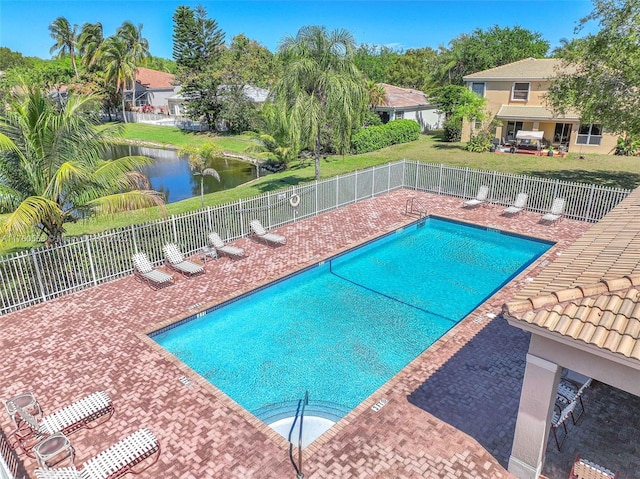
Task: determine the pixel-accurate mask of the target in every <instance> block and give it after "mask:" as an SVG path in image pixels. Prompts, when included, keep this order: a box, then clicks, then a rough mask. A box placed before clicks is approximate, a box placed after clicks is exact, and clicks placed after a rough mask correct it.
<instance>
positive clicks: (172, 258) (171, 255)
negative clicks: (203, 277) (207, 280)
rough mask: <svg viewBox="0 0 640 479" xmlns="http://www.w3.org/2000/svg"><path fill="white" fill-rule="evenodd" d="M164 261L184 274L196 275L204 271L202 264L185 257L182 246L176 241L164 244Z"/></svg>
mask: <svg viewBox="0 0 640 479" xmlns="http://www.w3.org/2000/svg"><path fill="white" fill-rule="evenodd" d="M163 249H164V257H165V260H164V263H165V264H166V265H167V266H168V267H169V268H171V269H173V270H175V271H177V272H178V273H181V274H183V275H184V276H196V275H199V274H203V273H204V268H203V267H202V265H199V264H197V263H194V262H193V261H189V260H188V259H185V257H184V255H183V254H182V252H181V251H180V248H178V246H177V245H176V244H174V243H169V244H166V245H164V248H163Z"/></svg>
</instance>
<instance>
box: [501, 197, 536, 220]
mask: <svg viewBox="0 0 640 479" xmlns="http://www.w3.org/2000/svg"><path fill="white" fill-rule="evenodd" d="M528 199H529V195H527V194H526V193H518V196H516V200H515V201H514V202H513V204H512V205H511V206H508V207H507V208H505V209H504V211H503V212H502V214H503V215H508V216H513V215H517V214H518V213H520V212H521V211H522V210H523V209H525V208H526V207H527V200H528Z"/></svg>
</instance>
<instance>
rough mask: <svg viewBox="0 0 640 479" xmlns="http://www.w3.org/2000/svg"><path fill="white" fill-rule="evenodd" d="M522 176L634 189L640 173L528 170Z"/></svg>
mask: <svg viewBox="0 0 640 479" xmlns="http://www.w3.org/2000/svg"><path fill="white" fill-rule="evenodd" d="M639 167H640V166H639ZM523 174H525V175H530V176H536V177H542V178H550V179H554V180H555V179H558V180H563V181H573V182H578V183H589V184H595V185H600V186H610V187H614V188H626V189H635V188H637V187H638V186H640V173H631V172H628V171H610V170H596V171H586V170H556V171H553V170H548V171H540V170H529V171H523Z"/></svg>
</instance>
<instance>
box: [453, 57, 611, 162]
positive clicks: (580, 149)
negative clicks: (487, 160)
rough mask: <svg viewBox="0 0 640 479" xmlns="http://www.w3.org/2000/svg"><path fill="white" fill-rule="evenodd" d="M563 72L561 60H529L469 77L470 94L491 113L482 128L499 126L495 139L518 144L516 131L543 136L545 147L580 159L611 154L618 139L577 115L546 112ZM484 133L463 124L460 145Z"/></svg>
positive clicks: (480, 126) (480, 125) (472, 123)
mask: <svg viewBox="0 0 640 479" xmlns="http://www.w3.org/2000/svg"><path fill="white" fill-rule="evenodd" d="M561 68H563V66H562V62H561V60H558V59H548V58H545V59H540V58H527V59H525V60H520V61H517V62H514V63H509V64H507V65H502V66H499V67H496V68H491V69H490V70H485V71H481V72H477V73H472V74H471V75H467V76H465V77H464V78H463V79H464V81H465V84H466V85H467V86H468V88H469V89H470V90H472V91H474V92H476V93H477V94H478V95H481V96H483V97H484V98H486V100H487V104H486V108H487V110H488V112H489V115H488V118H487V119H486V120H485V122H484V125H486V124H488V122H490V121H491V120H492V119H494V118H495V119H497V120H499V121H500V123H501V126H499V127H498V129H497V131H496V137H497V138H499V139H501V140H502V141H503V142H509V141H514V140H515V139H516V135H517V132H518V131H521V130H523V131H534V132H543V138H544V140H543V141H544V143H545V145H549V144H550V145H552V146H553V147H554V148H556V149H561V150H564V151H571V152H576V153H604V154H612V153H613V152H614V150H615V146H616V142H617V138H618V136H617V135H612V134H608V133H607V132H606V131H603V128H602V125H599V124H582V123H581V122H580V117H579V115H578V114H577V113H567V114H566V115H560V114H556V113H554V112H553V111H552V110H551V109H550V108H548V107H547V106H546V103H545V99H544V95H545V94H546V93H547V91H548V88H549V78H551V77H553V76H554V75H556V74H557V72H558V71H560V70H559V69H561ZM482 127H483V124H478V123H476V122H465V123H464V125H463V129H462V141H469V138H470V136H471V134H472V132H473V131H474V130H478V129H480V128H482Z"/></svg>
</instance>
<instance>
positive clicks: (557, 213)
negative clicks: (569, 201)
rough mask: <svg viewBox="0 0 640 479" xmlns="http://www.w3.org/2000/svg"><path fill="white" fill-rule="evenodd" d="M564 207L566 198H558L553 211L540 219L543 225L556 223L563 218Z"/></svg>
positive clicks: (552, 206)
mask: <svg viewBox="0 0 640 479" xmlns="http://www.w3.org/2000/svg"><path fill="white" fill-rule="evenodd" d="M564 206H565V199H564V198H556V199H554V200H553V203H552V205H551V209H550V210H549V212H548V213H546V214H544V215H543V216H542V218H540V222H541V223H555V222H556V221H558V220H559V219H560V218H562V216H564Z"/></svg>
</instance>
